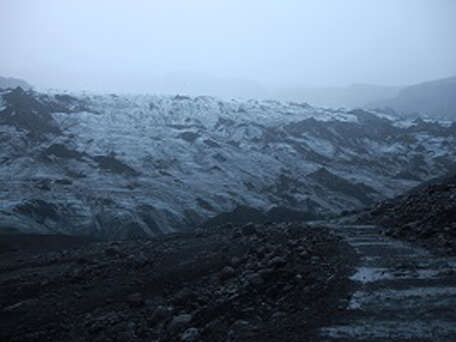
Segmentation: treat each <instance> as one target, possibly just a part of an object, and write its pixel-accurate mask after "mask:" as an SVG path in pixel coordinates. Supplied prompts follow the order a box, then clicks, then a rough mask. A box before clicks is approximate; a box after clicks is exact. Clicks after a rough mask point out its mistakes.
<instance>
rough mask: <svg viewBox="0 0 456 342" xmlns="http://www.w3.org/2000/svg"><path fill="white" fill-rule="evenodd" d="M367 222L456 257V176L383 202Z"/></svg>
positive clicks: (394, 234) (433, 182) (435, 181)
mask: <svg viewBox="0 0 456 342" xmlns="http://www.w3.org/2000/svg"><path fill="white" fill-rule="evenodd" d="M365 219H367V220H370V221H371V222H374V223H376V224H380V225H382V226H384V227H385V229H386V230H385V232H386V233H387V234H388V235H392V236H394V237H398V238H403V239H406V240H410V241H414V242H419V243H422V244H424V245H426V246H427V247H429V248H431V249H437V250H438V251H440V252H444V253H449V254H456V176H455V175H454V174H453V175H451V176H446V177H442V178H438V179H435V180H433V181H432V182H428V183H427V184H423V185H421V186H418V187H416V188H414V189H412V190H410V191H409V192H407V193H406V194H404V195H401V196H399V197H397V198H395V199H393V200H389V201H384V202H381V203H379V204H378V205H377V206H376V207H375V208H374V209H373V210H372V211H370V212H369V213H368V215H367V217H366V218H365Z"/></svg>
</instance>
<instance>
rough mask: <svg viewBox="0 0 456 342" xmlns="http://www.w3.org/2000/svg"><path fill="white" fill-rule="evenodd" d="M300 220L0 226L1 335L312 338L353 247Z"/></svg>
mask: <svg viewBox="0 0 456 342" xmlns="http://www.w3.org/2000/svg"><path fill="white" fill-rule="evenodd" d="M306 228H308V227H302V226H299V225H292V224H261V225H259V224H258V225H253V224H248V225H244V226H231V225H225V226H222V227H219V228H217V229H214V228H212V229H207V230H205V229H200V230H197V231H195V232H191V233H180V234H172V235H166V236H162V237H159V238H155V239H152V240H138V241H122V242H109V243H106V242H103V243H100V242H95V241H89V240H86V239H82V238H70V237H64V236H43V235H41V236H39V235H14V236H13V235H3V236H1V237H0V255H1V257H0V340H2V341H187V342H188V341H304V340H313V339H314V338H315V339H316V338H317V337H316V336H317V331H318V328H319V327H321V326H323V325H324V324H325V322H326V321H327V317H328V316H331V313H332V312H335V311H336V310H338V309H340V308H337V305H338V304H337V303H338V301H337V300H335V299H336V298H340V297H343V296H347V293H348V290H349V280H348V278H347V274H348V272H349V266H348V263H347V258H346V256H347V255H352V254H351V250H350V249H349V247H348V245H347V244H346V243H345V242H343V241H342V240H341V239H340V238H338V237H337V236H335V235H333V234H332V233H330V232H329V231H327V230H325V229H320V228H311V229H310V228H308V229H306ZM341 254H344V255H345V257H344V258H340V256H341Z"/></svg>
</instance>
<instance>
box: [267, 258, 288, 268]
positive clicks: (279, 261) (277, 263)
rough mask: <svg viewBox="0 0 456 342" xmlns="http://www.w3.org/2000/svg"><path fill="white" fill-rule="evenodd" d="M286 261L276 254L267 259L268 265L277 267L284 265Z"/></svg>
mask: <svg viewBox="0 0 456 342" xmlns="http://www.w3.org/2000/svg"><path fill="white" fill-rule="evenodd" d="M286 263H287V261H286V260H285V258H283V257H280V256H276V257H274V258H272V259H271V260H270V261H269V263H268V265H269V266H270V267H274V268H277V267H282V266H284V265H285V264H286Z"/></svg>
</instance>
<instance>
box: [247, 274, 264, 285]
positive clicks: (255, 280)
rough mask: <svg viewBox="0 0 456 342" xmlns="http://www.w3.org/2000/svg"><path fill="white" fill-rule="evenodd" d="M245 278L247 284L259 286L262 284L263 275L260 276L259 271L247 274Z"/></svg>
mask: <svg viewBox="0 0 456 342" xmlns="http://www.w3.org/2000/svg"><path fill="white" fill-rule="evenodd" d="M245 280H247V281H248V282H249V284H251V285H253V286H255V287H256V286H261V285H263V284H264V279H263V277H262V276H261V274H259V273H251V274H247V275H246V276H245Z"/></svg>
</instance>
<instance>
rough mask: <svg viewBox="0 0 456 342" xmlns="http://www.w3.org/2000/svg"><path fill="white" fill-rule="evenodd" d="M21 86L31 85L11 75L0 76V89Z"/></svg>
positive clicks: (27, 86)
mask: <svg viewBox="0 0 456 342" xmlns="http://www.w3.org/2000/svg"><path fill="white" fill-rule="evenodd" d="M17 87H21V88H22V89H30V88H32V86H31V85H30V84H28V83H27V82H25V81H24V80H21V79H18V78H12V77H1V76H0V89H9V88H11V89H14V88H17Z"/></svg>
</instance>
